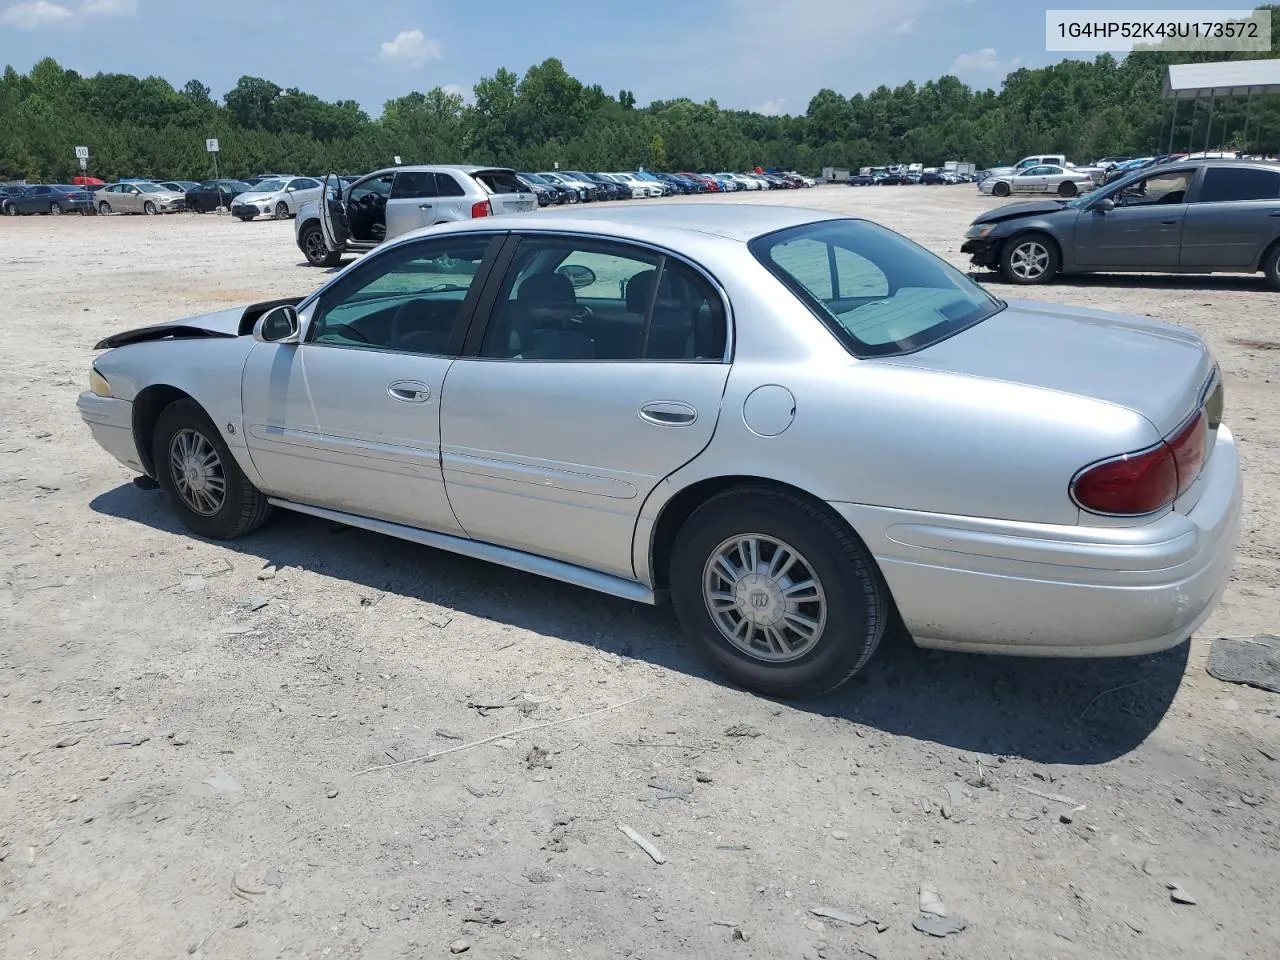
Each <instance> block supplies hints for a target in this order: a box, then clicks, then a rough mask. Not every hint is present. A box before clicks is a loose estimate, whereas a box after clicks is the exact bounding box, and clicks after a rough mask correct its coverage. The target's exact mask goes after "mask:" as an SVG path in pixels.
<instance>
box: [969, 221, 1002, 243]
mask: <svg viewBox="0 0 1280 960" xmlns="http://www.w3.org/2000/svg"><path fill="white" fill-rule="evenodd" d="M995 228H996V225H995V224H994V223H975V224H974V225H973V226H972V227H970V228H969V229H968V230H966V231H965V233H964V235H965V237H966V239H969V240H977V239H979V238H980V237H985V236H986V235H987V234H988V233H990V232H991V231H992V230H994V229H995Z"/></svg>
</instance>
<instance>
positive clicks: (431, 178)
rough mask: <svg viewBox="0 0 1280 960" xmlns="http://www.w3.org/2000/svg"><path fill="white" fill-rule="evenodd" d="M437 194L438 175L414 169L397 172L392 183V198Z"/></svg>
mask: <svg viewBox="0 0 1280 960" xmlns="http://www.w3.org/2000/svg"><path fill="white" fill-rule="evenodd" d="M435 195H436V175H435V174H434V173H423V172H417V171H412V170H402V171H400V172H399V173H397V174H396V178H395V180H394V181H393V182H392V184H391V199H392V200H406V199H419V198H422V197H434V196H435Z"/></svg>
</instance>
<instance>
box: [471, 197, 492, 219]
mask: <svg viewBox="0 0 1280 960" xmlns="http://www.w3.org/2000/svg"><path fill="white" fill-rule="evenodd" d="M492 216H493V204H491V203H490V202H489V201H488V200H481V201H480V202H479V203H473V204H472V205H471V219H472V220H477V219H479V218H480V217H492Z"/></svg>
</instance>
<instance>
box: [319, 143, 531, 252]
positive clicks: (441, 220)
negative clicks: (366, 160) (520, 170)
mask: <svg viewBox="0 0 1280 960" xmlns="http://www.w3.org/2000/svg"><path fill="white" fill-rule="evenodd" d="M537 209H538V198H537V196H536V195H535V194H534V193H533V191H531V190H530V189H529V188H528V187H527V186H526V185H525V184H523V183H522V182H521V181H520V178H519V177H518V176H517V175H516V172H515V171H514V170H511V169H508V168H506V167H482V166H473V165H445V164H440V165H432V166H412V167H393V168H391V169H388V170H379V171H377V172H376V173H370V174H366V175H365V176H363V177H361V178H359V179H358V180H355V181H354V182H344V181H343V180H342V179H340V178H339V177H337V176H336V175H334V174H330V175H329V176H327V177H326V178H325V179H324V188H323V191H322V193H321V197H320V199H319V200H316V201H313V202H311V203H305V204H303V205H302V206H301V207H300V208H299V209H298V215H297V219H296V221H295V229H294V238H295V240H296V241H297V244H298V249H300V250H301V251H302V253H303V255H304V256H306V258H307V262H308V263H310V264H311V265H312V266H317V267H332V266H336V265H337V264H338V263H339V262H340V261H341V259H342V255H343V254H344V253H347V252H353V253H363V252H367V251H369V250H372V249H373V248H374V247H377V246H378V245H379V244H381V243H384V242H385V241H387V240H392V239H395V238H396V237H399V236H403V235H404V234H406V233H409V232H410V231H412V230H417V229H418V228H420V227H431V226H437V225H440V224H446V223H455V222H457V221H459V220H473V219H476V218H479V217H493V216H499V215H502V214H516V213H534V212H536V211H537Z"/></svg>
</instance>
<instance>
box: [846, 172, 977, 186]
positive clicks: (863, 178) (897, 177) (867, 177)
mask: <svg viewBox="0 0 1280 960" xmlns="http://www.w3.org/2000/svg"><path fill="white" fill-rule="evenodd" d="M973 180H974V177H973V175H972V174H968V173H955V172H953V171H951V170H918V171H904V172H897V173H895V172H891V171H888V170H872V171H871V172H869V173H855V174H851V175H850V176H849V179H848V180H846V181H845V183H846V184H848V186H851V187H896V186H905V185H908V184H915V183H920V184H925V185H926V186H940V185H949V184H956V183H972V182H973Z"/></svg>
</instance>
